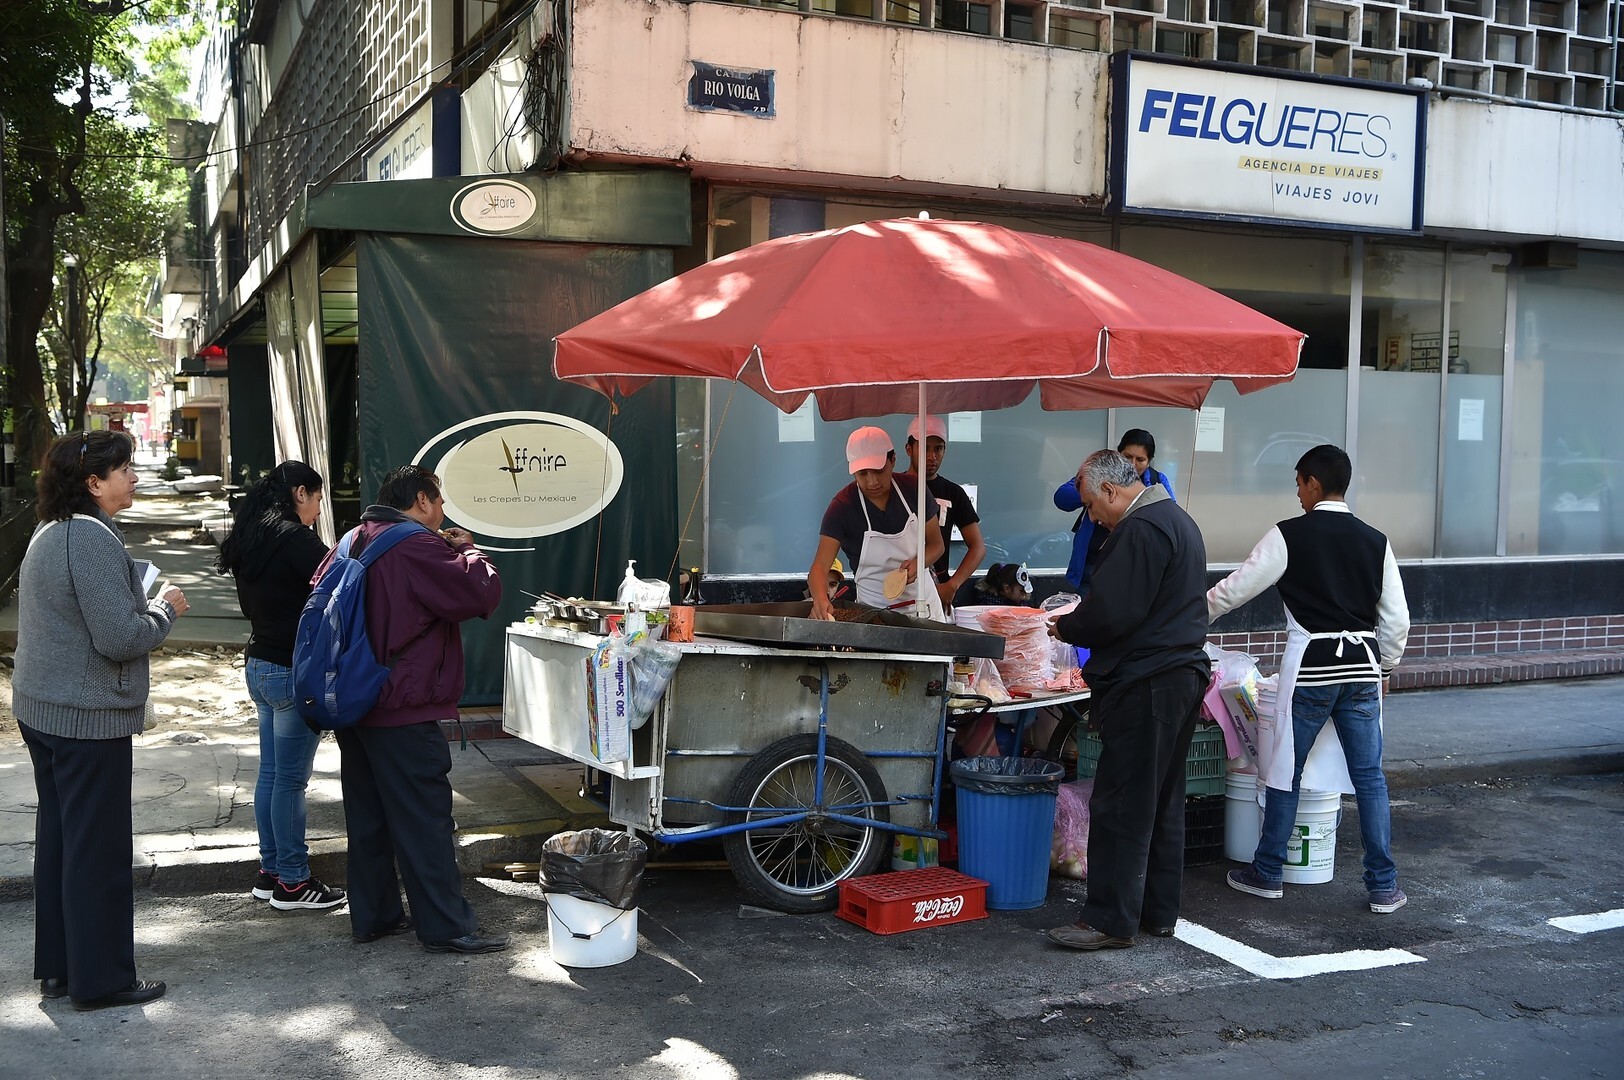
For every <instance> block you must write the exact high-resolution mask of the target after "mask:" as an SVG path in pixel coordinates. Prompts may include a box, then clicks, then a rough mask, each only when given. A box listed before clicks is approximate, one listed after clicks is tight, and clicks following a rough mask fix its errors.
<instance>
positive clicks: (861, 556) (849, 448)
mask: <svg viewBox="0 0 1624 1080" xmlns="http://www.w3.org/2000/svg"><path fill="white" fill-rule="evenodd" d="M896 461H897V452H896V449H895V447H893V446H892V444H891V436H889V435H887V434H886V433H885V432H884V431H883V430H881V429H880V428H877V427H861V428H858V429H857V430H856V431H854V432H852V433H851V437H850V438H848V439H847V440H846V465H847V467H848V468H849V469H850V470H851V475H852V482H851V483H850V484H847V485H846V486H845V487H843V488H841V489H840V491H839V492H837V493H836V494H835V497H834V498H833V499H830V500H829V508H828V509H827V510H825V511H824V512H823V524H822V526H821V527H820V528H819V529H818V533H819V536H818V552H817V554H816V555H815V556H813V558H812V568H811V569H810V570H809V571H807V575H806V588H807V592H808V593H809V594H810V595H811V597H812V617H813V618H814V619H833V618H834V605H833V603H831V601H830V599H829V564H830V563H831V562H833V560H834V558H835V555H836V553H837V552H838V551H844V552H845V553H846V563H847V565H849V566H851V567H852V568H853V573H852V576H853V579H854V581H855V583H856V586H857V602H858V603H860V604H867V605H869V606H870V607H877V608H904V607H911V606H912V605H913V604H914V602H915V600H916V599H917V598H919V592H918V580H917V579H918V576H919V529H920V527H921V524H923V527H924V530H925V562H926V565H927V567H928V565H929V564H930V563H931V562H933V561H934V560H936V559H939V558H941V557H942V554H943V552H944V551H945V550H946V547H947V545H946V544H944V543H943V542H942V530H941V529H940V527H938V526H937V524H936V503H935V500H934V499H932V498H931V497H930V496H929V495H928V494H927V495H926V496H925V502H926V506H925V513H924V515H923V516H921V515H920V514H918V513H917V512H916V506H915V504H916V503H917V501H918V489H919V480H918V478H917V477H914V476H911V475H908V474H906V473H904V474H901V475H893V473H894V472H895V469H896ZM923 599H924V600H925V601H926V603H927V604H928V605H929V606H930V608H931V613H932V617H933V618H938V619H940V618H942V610H941V602H940V599H939V598H938V596H937V593H936V590H935V589H934V588H930V589H926V590H924V596H923Z"/></svg>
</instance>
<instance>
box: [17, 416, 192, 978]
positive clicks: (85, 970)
mask: <svg viewBox="0 0 1624 1080" xmlns="http://www.w3.org/2000/svg"><path fill="white" fill-rule="evenodd" d="M132 452H133V444H132V443H131V441H130V437H129V436H128V435H127V434H125V433H124V432H122V431H89V432H85V431H76V432H74V433H73V434H71V435H64V436H63V437H62V438H60V439H57V440H56V441H55V442H53V443H51V446H50V449H48V450H47V451H46V452H45V460H44V462H43V463H42V464H41V466H40V473H39V501H38V503H37V504H36V506H35V512H36V513H37V514H38V516H39V520H40V525H39V527H38V528H37V529H36V530H35V531H34V535H33V538H32V539H30V540H29V542H28V553H27V554H26V555H24V556H23V564H22V570H21V571H20V573H19V578H18V585H17V659H16V672H15V674H14V676H13V679H12V703H11V705H12V712H13V713H15V714H16V717H17V720H18V721H19V724H18V726H19V727H20V728H21V729H22V735H23V741H24V742H25V743H27V744H28V754H29V757H30V758H32V759H33V763H34V787H35V790H36V792H37V793H38V797H39V810H38V812H37V814H36V817H35V838H34V977H35V978H36V979H38V980H39V981H40V984H39V989H40V993H41V994H43V995H44V996H45V997H48V998H59V997H61V996H62V995H64V994H67V995H69V996H70V997H72V998H73V1006H74V1008H76V1009H101V1008H106V1007H108V1006H111V1005H140V1004H142V1003H144V1002H148V1001H152V1000H153V999H155V998H158V997H162V996H163V992H164V984H163V983H161V982H158V981H156V980H153V979H140V978H137V977H136V974H135V886H134V882H133V879H132V877H131V872H130V870H131V861H132V860H131V851H130V849H131V846H132V837H133V835H134V828H133V821H132V812H131V808H130V770H131V767H132V765H133V756H132V747H131V741H130V740H131V738H132V736H134V735H135V734H136V733H137V732H139V731H140V730H141V729H142V727H143V726H144V723H145V719H146V711H147V693H148V689H149V669H148V662H147V656H148V654H149V653H151V652H152V650H153V649H155V648H157V647H158V645H160V644H161V643H162V642H163V640H164V638H166V637H168V636H169V631H170V628H171V627H172V626H173V625H174V622H175V620H176V619H177V618H178V617H180V616H181V615H183V614H185V612H186V607H187V605H186V597H185V595H184V594H183V593H182V592H181V591H180V590H179V589H177V588H175V587H174V586H173V585H169V584H165V585H164V586H163V587H162V588H161V589H160V590H159V592H158V596H157V597H156V598H155V599H151V600H149V599H147V591H146V584H145V582H144V581H143V580H142V574H141V572H140V570H138V569H137V568H136V565H135V561H134V560H133V559H131V558H130V554H129V552H128V551H126V550H125V548H124V534H123V533H121V532H119V530H118V526H116V525H114V524H113V515H114V514H117V513H118V512H119V511H121V510H127V509H129V508H130V505H131V504H132V503H133V502H134V501H135V486H136V483H137V480H136V475H135V465H134V463H133V462H132V461H131V460H130V458H131V454H132Z"/></svg>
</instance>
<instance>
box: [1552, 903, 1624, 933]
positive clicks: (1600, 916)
mask: <svg viewBox="0 0 1624 1080" xmlns="http://www.w3.org/2000/svg"><path fill="white" fill-rule="evenodd" d="M1545 921H1546V922H1548V923H1550V924H1551V925H1552V926H1554V927H1556V928H1557V929H1558V930H1566V931H1567V932H1568V933H1570V934H1594V933H1595V932H1596V931H1597V930H1615V929H1617V928H1618V927H1620V926H1624V908H1614V909H1613V910H1612V911H1598V912H1597V913H1596V914H1594V915H1564V916H1562V917H1561V918H1560V919H1546V920H1545Z"/></svg>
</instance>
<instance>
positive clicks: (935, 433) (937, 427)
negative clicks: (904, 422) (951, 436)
mask: <svg viewBox="0 0 1624 1080" xmlns="http://www.w3.org/2000/svg"><path fill="white" fill-rule="evenodd" d="M908 438H910V439H913V440H914V441H915V442H918V441H919V417H917V416H916V417H914V418H913V419H912V420H911V421H909V423H908ZM925 438H927V439H940V440H942V441H943V442H946V441H947V424H946V423H944V422H943V420H942V418H941V417H940V416H928V415H927V416H926V417H925Z"/></svg>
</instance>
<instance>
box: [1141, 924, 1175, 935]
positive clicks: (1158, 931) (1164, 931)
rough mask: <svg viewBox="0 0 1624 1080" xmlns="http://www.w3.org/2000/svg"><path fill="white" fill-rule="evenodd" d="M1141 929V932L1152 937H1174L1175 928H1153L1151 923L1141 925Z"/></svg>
mask: <svg viewBox="0 0 1624 1080" xmlns="http://www.w3.org/2000/svg"><path fill="white" fill-rule="evenodd" d="M1139 929H1140V931H1141V932H1143V933H1146V934H1149V935H1150V936H1151V937H1172V936H1173V927H1171V926H1151V925H1150V924H1149V923H1140V924H1139Z"/></svg>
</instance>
